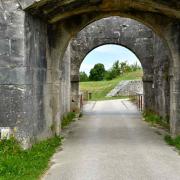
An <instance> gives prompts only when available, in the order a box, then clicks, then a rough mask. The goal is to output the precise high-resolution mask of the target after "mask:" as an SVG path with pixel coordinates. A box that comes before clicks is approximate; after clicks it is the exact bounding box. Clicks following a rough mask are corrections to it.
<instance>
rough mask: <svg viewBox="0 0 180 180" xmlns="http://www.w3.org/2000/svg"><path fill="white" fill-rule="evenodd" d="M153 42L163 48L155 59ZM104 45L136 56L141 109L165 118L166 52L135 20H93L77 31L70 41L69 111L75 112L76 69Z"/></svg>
mask: <svg viewBox="0 0 180 180" xmlns="http://www.w3.org/2000/svg"><path fill="white" fill-rule="evenodd" d="M109 27H111V28H109ZM155 39H156V40H158V41H159V44H161V45H162V47H161V48H164V56H161V57H157V56H156V55H157V52H156V49H158V48H159V47H156V46H155ZM108 43H110V44H117V45H122V46H125V47H127V48H129V49H130V50H131V51H133V52H134V53H135V54H136V55H137V56H138V58H139V60H140V62H141V64H142V67H143V70H144V77H143V82H144V93H145V109H146V110H153V111H155V112H157V113H158V112H159V115H161V116H163V117H166V116H169V109H168V107H169V98H168V96H169V86H168V82H167V81H166V80H165V79H163V76H164V73H166V74H168V73H169V72H168V68H167V69H166V72H164V71H165V70H164V68H165V67H167V66H168V64H169V60H168V57H167V50H166V48H165V47H164V46H163V43H162V40H161V39H160V38H158V37H157V36H156V35H155V34H154V33H153V32H152V30H151V29H149V28H147V27H146V26H144V25H142V24H140V23H138V22H137V21H134V20H131V19H128V18H120V17H109V18H104V19H101V20H99V21H96V22H94V23H92V24H90V25H88V26H87V27H86V28H84V29H83V30H81V32H79V33H78V35H77V36H76V37H75V38H73V39H72V41H71V42H70V45H69V46H70V47H71V51H70V53H71V91H72V99H73V103H72V110H74V109H78V107H77V106H78V102H79V99H78V94H79V69H80V65H81V63H82V61H83V60H84V58H85V56H86V55H87V54H88V53H89V52H90V51H91V50H93V49H94V48H96V47H98V46H101V45H104V44H108ZM158 50H159V49H158ZM158 62H161V63H160V64H159V63H158ZM155 71H156V72H157V71H159V72H160V76H159V77H158V78H154V76H155V75H154V73H155ZM159 81H161V83H162V84H163V87H161V90H162V91H161V92H159V91H157V90H156V89H158V88H159V87H160V86H161V85H160V84H159V83H160V82H159ZM154 85H155V86H154ZM157 97H158V100H157ZM158 104H161V106H159V105H158ZM73 108H74V109H73Z"/></svg>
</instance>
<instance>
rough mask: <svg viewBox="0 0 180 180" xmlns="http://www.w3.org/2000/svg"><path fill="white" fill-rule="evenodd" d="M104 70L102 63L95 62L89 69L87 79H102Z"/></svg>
mask: <svg viewBox="0 0 180 180" xmlns="http://www.w3.org/2000/svg"><path fill="white" fill-rule="evenodd" d="M105 72H106V71H105V68H104V65H103V64H101V63H99V64H95V65H94V68H92V69H91V70H90V75H89V79H90V80H91V81H102V80H103V79H104V75H105Z"/></svg>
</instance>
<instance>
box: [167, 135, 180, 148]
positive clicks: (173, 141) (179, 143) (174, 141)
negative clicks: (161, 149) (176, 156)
mask: <svg viewBox="0 0 180 180" xmlns="http://www.w3.org/2000/svg"><path fill="white" fill-rule="evenodd" d="M164 139H165V141H166V142H167V144H169V145H170V146H174V147H176V148H177V149H178V150H180V136H177V137H175V138H172V137H171V136H169V135H166V136H165V137H164Z"/></svg>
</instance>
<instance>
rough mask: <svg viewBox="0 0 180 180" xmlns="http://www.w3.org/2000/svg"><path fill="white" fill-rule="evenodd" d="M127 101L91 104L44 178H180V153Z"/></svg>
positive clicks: (155, 179)
mask: <svg viewBox="0 0 180 180" xmlns="http://www.w3.org/2000/svg"><path fill="white" fill-rule="evenodd" d="M157 132H158V131H157V130H156V129H155V128H152V127H150V126H149V125H148V124H147V123H145V122H144V121H143V120H142V117H141V115H140V113H139V112H138V110H137V109H136V107H135V106H134V105H133V104H132V103H131V102H130V101H128V100H111V101H99V102H96V103H95V102H92V103H90V104H87V105H86V106H85V108H84V116H83V117H82V119H81V120H78V121H77V122H75V123H73V124H72V125H71V127H70V129H69V133H68V135H67V137H66V138H65V141H64V144H63V149H62V150H60V151H58V152H57V153H56V154H55V155H54V156H53V158H52V160H51V167H50V169H49V170H48V171H47V172H46V174H45V175H44V177H43V179H44V180H180V155H179V154H178V153H177V152H176V151H175V150H174V149H173V148H172V147H170V146H168V145H167V144H166V143H165V141H164V140H163V138H164V136H163V135H160V134H159V133H157Z"/></svg>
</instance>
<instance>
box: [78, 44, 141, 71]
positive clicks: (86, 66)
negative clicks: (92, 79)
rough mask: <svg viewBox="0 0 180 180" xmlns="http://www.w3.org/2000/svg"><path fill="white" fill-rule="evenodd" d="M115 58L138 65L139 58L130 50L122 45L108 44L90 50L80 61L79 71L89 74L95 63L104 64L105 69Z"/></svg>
mask: <svg viewBox="0 0 180 180" xmlns="http://www.w3.org/2000/svg"><path fill="white" fill-rule="evenodd" d="M117 60H120V61H127V62H128V63H129V64H134V63H136V62H137V63H138V64H139V65H140V62H139V59H138V58H137V57H136V55H135V54H134V53H133V52H132V51H130V50H129V49H127V48H125V47H123V46H119V45H112V44H110V45H103V46H100V47H98V48H96V49H94V50H92V51H91V52H90V53H89V54H88V55H87V56H86V57H85V59H84V61H83V62H82V64H81V68H80V71H85V72H86V73H87V74H89V71H90V70H91V68H93V67H94V65H95V64H97V63H102V64H104V66H105V68H106V70H107V69H109V68H110V67H111V66H112V64H113V63H114V62H115V61H117Z"/></svg>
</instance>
